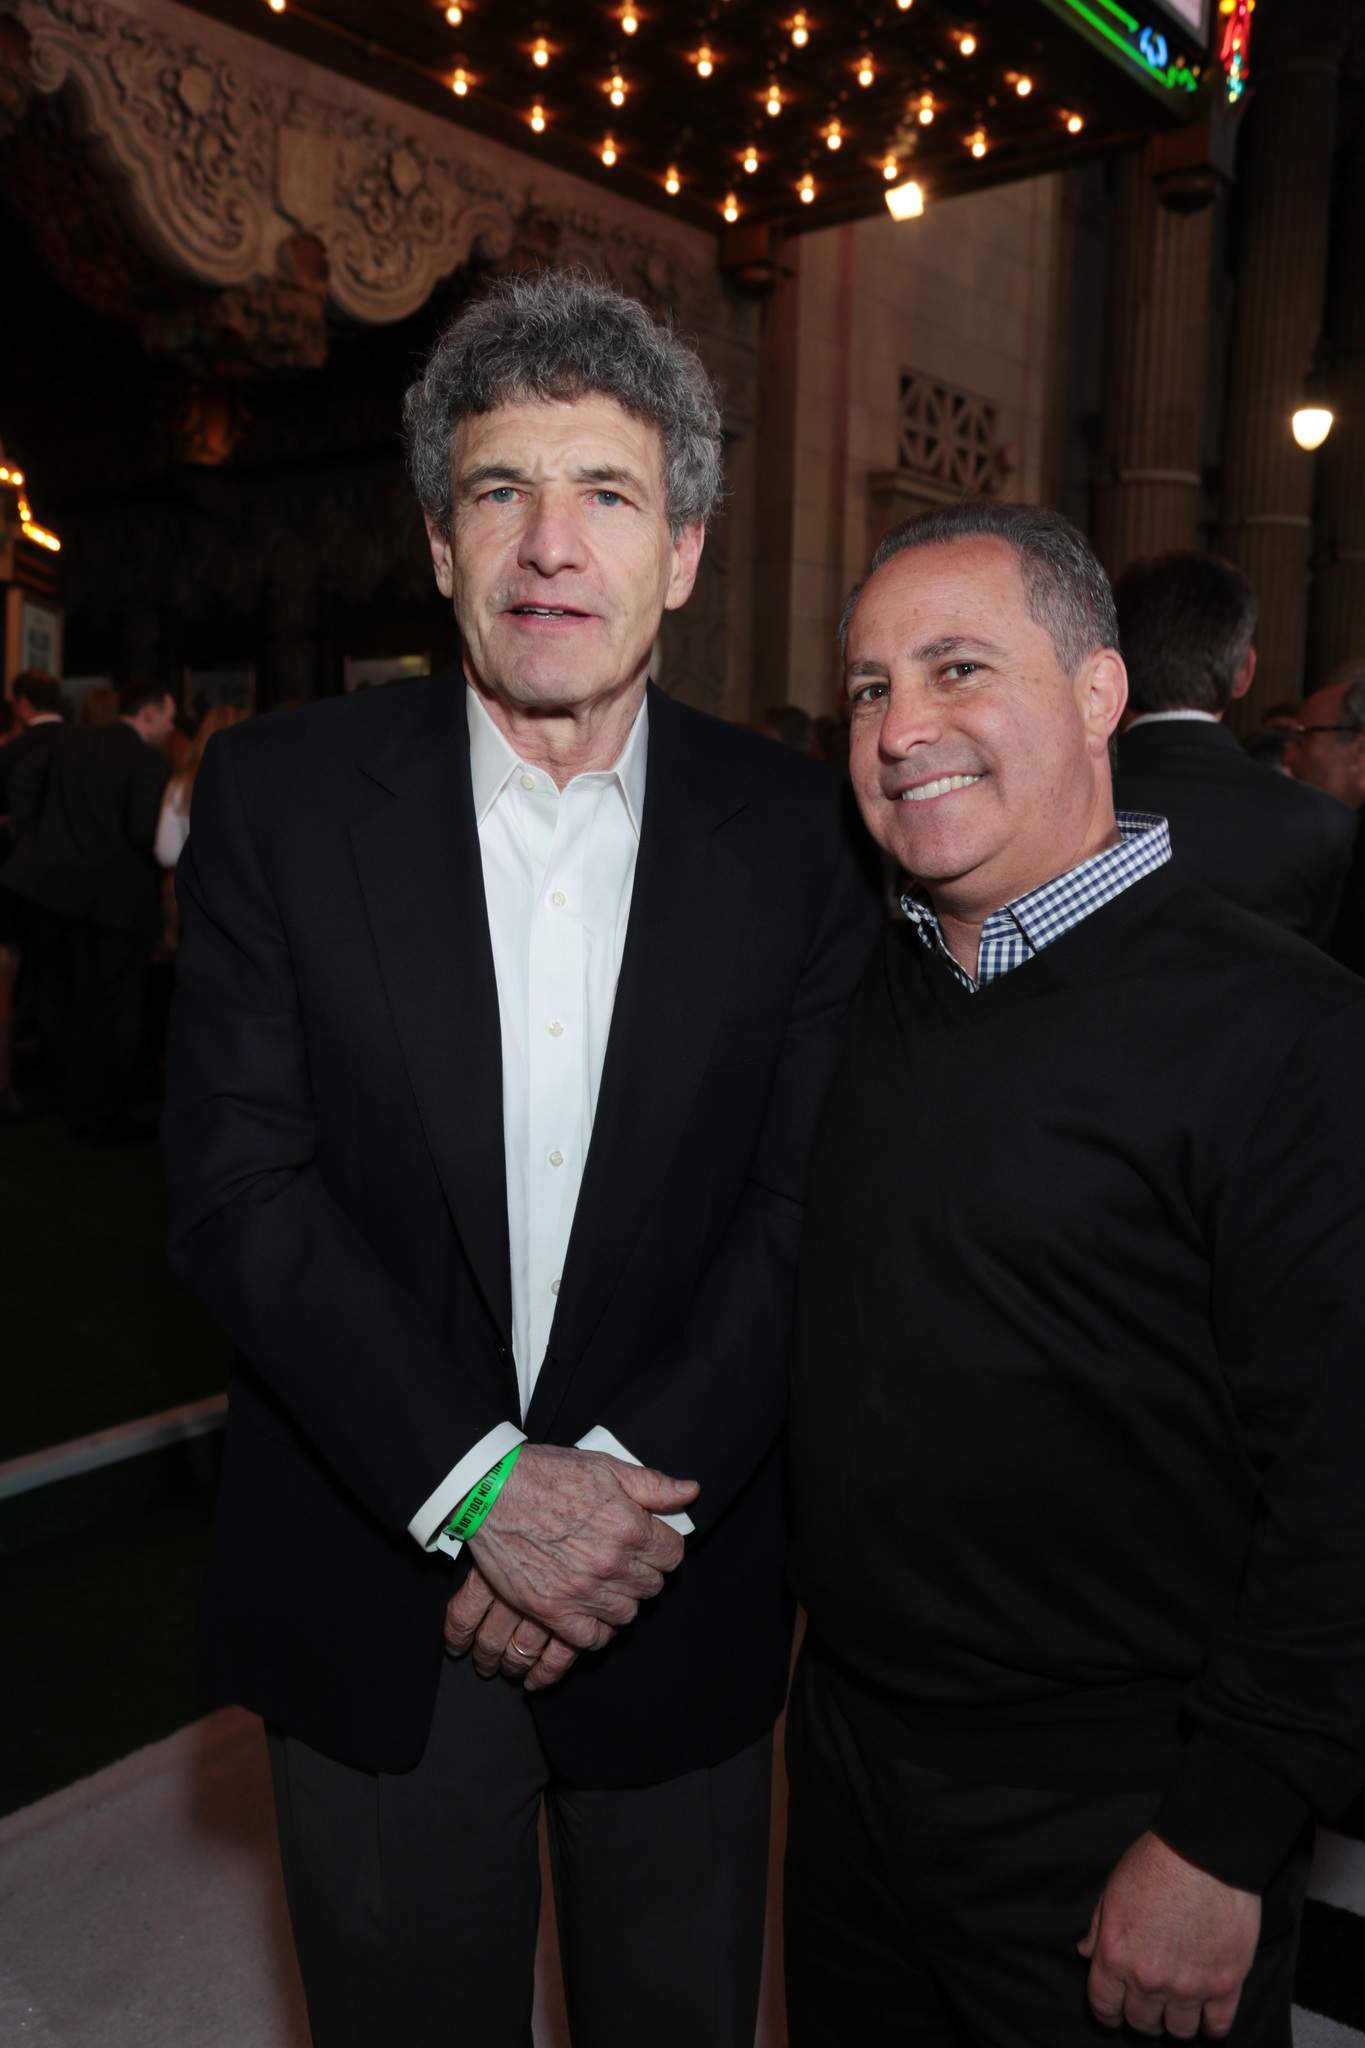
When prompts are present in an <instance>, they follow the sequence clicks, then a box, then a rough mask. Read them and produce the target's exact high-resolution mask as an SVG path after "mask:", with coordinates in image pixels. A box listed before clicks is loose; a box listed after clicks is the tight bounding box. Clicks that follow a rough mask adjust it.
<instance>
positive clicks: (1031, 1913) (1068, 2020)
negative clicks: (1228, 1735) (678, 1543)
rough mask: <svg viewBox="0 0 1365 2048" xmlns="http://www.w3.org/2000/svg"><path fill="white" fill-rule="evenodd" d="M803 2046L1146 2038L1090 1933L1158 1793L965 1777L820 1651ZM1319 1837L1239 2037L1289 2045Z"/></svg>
mask: <svg viewBox="0 0 1365 2048" xmlns="http://www.w3.org/2000/svg"><path fill="white" fill-rule="evenodd" d="M786 1754H787V1778H788V1784H789V1788H790V1790H789V1800H790V1804H789V1809H788V1821H787V1869H786V1958H787V2016H788V2028H789V2038H790V2042H791V2048H835V2044H836V2043H837V2044H838V2048H847V2044H848V2043H849V2042H863V2041H867V2042H876V2043H877V2048H911V2044H913V2048H1098V2044H1099V2043H1101V2042H1111V2043H1112V2042H1120V2043H1126V2042H1134V2043H1136V2042H1138V2041H1140V2040H1142V2039H1143V2038H1145V2037H1143V2036H1141V2035H1138V2034H1136V2033H1134V2032H1133V2030H1132V2029H1131V2028H1129V2027H1127V2026H1122V2027H1120V2028H1119V2029H1118V2030H1117V2031H1115V2030H1114V2029H1111V2028H1108V2027H1103V2026H1101V2025H1100V2023H1099V2021H1098V2020H1096V2019H1095V2017H1094V2015H1093V2014H1092V2013H1091V2011H1090V2008H1089V2006H1088V2004H1087V2002H1086V1996H1085V1986H1086V1977H1087V1974H1088V1971H1089V1964H1088V1963H1087V1962H1086V1961H1085V1960H1084V1958H1083V1957H1082V1956H1080V1955H1078V1954H1077V1952H1076V1943H1077V1942H1078V1941H1080V1940H1081V1938H1082V1937H1083V1936H1084V1934H1085V1932H1086V1930H1087V1928H1088V1927H1089V1925H1090V1916H1091V1914H1092V1912H1093V1911H1094V1908H1095V1902H1096V1900H1097V1899H1098V1898H1099V1896H1100V1893H1101V1892H1102V1891H1103V1889H1104V1885H1105V1880H1106V1879H1107V1877H1108V1875H1109V1873H1110V1871H1111V1870H1112V1869H1113V1867H1114V1865H1115V1863H1117V1861H1118V1859H1119V1857H1120V1856H1121V1855H1122V1854H1123V1852H1124V1850H1125V1849H1126V1848H1128V1847H1129V1845H1130V1844H1131V1843H1132V1842H1134V1841H1136V1840H1137V1838H1138V1836H1139V1835H1141V1834H1142V1833H1143V1832H1144V1831H1145V1829H1146V1828H1147V1826H1148V1824H1149V1822H1150V1820H1151V1817H1152V1815H1153V1813H1154V1812H1155V1811H1156V1808H1157V1806H1158V1805H1159V1804H1160V1798H1161V1794H1160V1792H1159V1791H1153V1792H1150V1793H1135V1792H1099V1793H1096V1792H1070V1791H1068V1792H1057V1791H1036V1790H1021V1789H1019V1788H1016V1787H1009V1786H999V1785H977V1784H968V1783H962V1782H957V1781H955V1780H953V1779H951V1778H946V1777H943V1776H940V1775H938V1774H937V1773H935V1772H932V1771H928V1770H924V1769H921V1768H920V1767H919V1766H918V1765H917V1764H914V1763H911V1762H908V1761H907V1760H906V1759H905V1757H904V1756H903V1755H899V1754H893V1753H891V1752H890V1751H889V1750H887V1749H886V1748H884V1747H882V1746H880V1745H878V1744H877V1743H876V1742H875V1741H869V1739H868V1728H867V1725H866V1724H865V1723H864V1722H863V1721H862V1720H861V1719H860V1720H859V1723H858V1726H857V1727H856V1728H855V1726H854V1724H853V1721H852V1720H851V1719H850V1717H849V1715H848V1713H847V1712H846V1711H845V1708H844V1703H842V1702H841V1700H840V1698H839V1697H838V1695H837V1692H836V1690H834V1689H832V1688H831V1684H830V1681H829V1676H828V1671H827V1667H825V1666H824V1665H822V1663H821V1660H820V1659H819V1657H818V1656H812V1654H811V1651H810V1648H809V1645H807V1646H806V1647H804V1648H803V1650H802V1653H801V1658H800V1661H799V1663H798V1665H797V1670H796V1677H795V1681H794V1683H793V1687H792V1698H791V1702H790V1705H789V1707H788V1711H787V1733H786ZM1308 1862H1309V1847H1308V1845H1307V1843H1305V1844H1304V1845H1303V1847H1302V1848H1301V1849H1300V1850H1298V1851H1296V1852H1295V1855H1294V1856H1293V1858H1292V1859H1291V1861H1290V1864H1289V1865H1288V1866H1287V1867H1286V1869H1285V1871H1284V1872H1283V1873H1282V1874H1281V1877H1280V1878H1279V1879H1277V1881H1276V1884H1275V1885H1274V1886H1273V1887H1272V1888H1271V1890H1270V1891H1269V1892H1268V1893H1267V1894H1266V1897H1265V1900H1264V1904H1263V1915H1262V1937H1261V1946H1260V1949H1259V1951H1258V1952H1257V1956H1256V1960H1255V1963H1254V1964H1253V1966H1252V1969H1251V1973H1250V1975H1249V1977H1248V1978H1247V1982H1246V1985H1245V1988H1244V1989H1243V1992H1242V1999H1241V2004H1240V2006H1239V2008H1238V2014H1237V2019H1236V2021H1235V2023H1234V2025H1233V2029H1232V2032H1231V2033H1230V2034H1229V2035H1228V2036H1227V2037H1226V2039H1227V2042H1228V2048H1290V2043H1291V2036H1290V2018H1289V2012H1290V2002H1291V1997H1292V1991H1293V1979H1294V1961H1295V1955H1296V1952H1297V1947H1298V1923H1299V1914H1300V1910H1301V1907H1302V1903H1303V1895H1304V1890H1305V1887H1306V1885H1307V1882H1308Z"/></svg>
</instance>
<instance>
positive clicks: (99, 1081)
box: [65, 918, 152, 1135]
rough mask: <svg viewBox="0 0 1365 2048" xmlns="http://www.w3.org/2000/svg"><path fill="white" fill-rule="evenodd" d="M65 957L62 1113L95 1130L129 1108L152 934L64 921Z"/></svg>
mask: <svg viewBox="0 0 1365 2048" xmlns="http://www.w3.org/2000/svg"><path fill="white" fill-rule="evenodd" d="M65 922H66V936H67V946H68V948H69V952H70V960H71V1026H70V1041H69V1045H70V1050H69V1060H68V1069H67V1117H68V1121H69V1122H70V1124H71V1127H72V1129H73V1130H80V1131H89V1132H91V1133H92V1134H94V1135H98V1134H99V1133H100V1131H101V1130H105V1129H109V1128H111V1127H113V1126H116V1125H117V1123H118V1121H119V1119H120V1118H121V1117H124V1116H126V1115H127V1113H128V1109H129V1106H130V1104H131V1101H132V1095H133V1079H134V1075H135V1073H136V1070H137V1056H138V1049H139V1047H140V1045H141V1042H142V1006H143V1002H144V1000H145V998H146V993H147V970H148V968H149V967H150V965H151V958H152V942H151V939H150V937H144V936H143V935H142V934H140V933H137V932H123V931H115V930H113V929H112V927H110V926H108V925H98V924H89V923H86V922H85V921H84V920H83V919H80V918H69V919H67V920H66V921H65Z"/></svg>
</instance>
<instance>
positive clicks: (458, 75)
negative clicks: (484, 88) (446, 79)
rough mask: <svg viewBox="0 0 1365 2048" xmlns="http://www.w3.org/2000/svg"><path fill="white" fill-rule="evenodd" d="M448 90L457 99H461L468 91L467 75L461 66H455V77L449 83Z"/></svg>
mask: <svg viewBox="0 0 1365 2048" xmlns="http://www.w3.org/2000/svg"><path fill="white" fill-rule="evenodd" d="M450 89H451V91H452V92H453V93H454V94H455V96H456V98H457V99H463V98H464V96H465V94H466V93H467V92H468V91H469V73H468V72H467V71H466V70H465V68H464V66H463V65H462V64H460V65H457V66H456V68H455V76H454V77H453V78H452V79H451V81H450Z"/></svg>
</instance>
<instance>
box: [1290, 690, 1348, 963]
mask: <svg viewBox="0 0 1365 2048" xmlns="http://www.w3.org/2000/svg"><path fill="white" fill-rule="evenodd" d="M1285 761H1286V765H1287V766H1288V768H1289V771H1290V773H1291V775H1293V776H1295V777H1296V779H1297V780H1298V781H1299V782H1302V783H1307V784H1309V785H1310V786H1311V787H1312V788H1314V789H1320V790H1323V791H1325V793H1326V794H1327V795H1328V796H1332V797H1335V798H1336V800H1337V802H1338V803H1341V804H1346V805H1347V806H1348V807H1349V808H1350V809H1351V810H1352V811H1353V812H1354V813H1355V815H1356V820H1357V824H1356V835H1355V846H1354V850H1353V853H1352V856H1351V865H1350V869H1349V871H1348V873H1347V876H1346V884H1345V887H1344V888H1343V890H1342V892H1341V902H1340V904H1339V906H1338V909H1337V915H1336V921H1335V923H1334V924H1333V926H1332V937H1331V943H1330V945H1329V947H1328V951H1329V952H1330V953H1331V955H1332V958H1333V959H1334V960H1339V961H1340V962H1341V964H1342V966H1343V967H1349V968H1350V969H1351V971H1352V973H1353V974H1365V834H1362V831H1361V826H1360V816H1361V807H1362V806H1363V805H1365V660H1360V661H1351V662H1347V663H1346V665H1345V666H1344V667H1343V668H1339V669H1338V670H1337V672H1336V674H1335V675H1334V676H1333V677H1332V680H1331V681H1330V682H1329V683H1328V684H1327V685H1326V686H1325V688H1323V689H1321V690H1316V691H1314V693H1313V695H1312V696H1311V697H1305V699H1304V702H1303V708H1302V714H1301V722H1300V725H1299V728H1298V731H1297V732H1296V733H1295V734H1294V736H1293V738H1292V739H1291V740H1290V743H1289V745H1288V747H1287V748H1286V749H1285Z"/></svg>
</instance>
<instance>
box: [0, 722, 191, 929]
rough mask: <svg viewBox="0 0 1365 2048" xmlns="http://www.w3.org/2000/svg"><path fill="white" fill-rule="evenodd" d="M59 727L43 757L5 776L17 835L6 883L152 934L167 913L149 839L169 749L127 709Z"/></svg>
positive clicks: (97, 919)
mask: <svg viewBox="0 0 1365 2048" xmlns="http://www.w3.org/2000/svg"><path fill="white" fill-rule="evenodd" d="M47 729H48V728H44V727H42V726H39V727H38V728H37V730H38V731H39V732H42V731H44V730H47ZM55 730H56V731H57V732H58V735H59V736H58V738H57V740H56V742H55V744H53V745H52V746H51V747H50V750H49V751H48V753H47V756H46V759H45V761H44V760H42V759H40V758H39V757H38V756H36V755H35V757H34V760H33V762H32V764H30V763H29V762H25V763H23V764H22V766H21V767H19V768H16V769H15V770H14V771H12V772H11V773H10V775H9V776H8V778H7V781H8V786H9V788H10V791H11V796H12V799H13V801H14V804H15V813H14V818H15V825H16V828H17V830H18V833H19V845H18V847H17V849H16V851H15V853H14V854H13V856H12V857H11V859H10V860H9V861H7V862H6V864H5V886H6V888H8V889H12V890H13V891H14V893H15V895H16V896H25V897H27V898H29V900H30V901H32V902H34V903H40V904H42V905H43V907H44V909H46V910H54V911H56V912H58V913H59V915H61V916H63V917H75V918H83V919H88V920H89V922H90V923H92V924H99V925H106V926H109V927H112V928H113V929H114V930H116V931H128V932H135V933H137V934H138V936H139V937H142V938H151V937H153V936H154V935H155V932H156V929H157V925H158V923H159V921H160V916H161V870H160V869H159V868H158V866H157V864H156V861H155V859H154V858H153V855H152V845H153V842H154V841H155V839H156V826H157V819H158V817H159V816H160V814H161V796H162V792H163V790H164V789H165V787H166V778H167V775H168V773H169V770H168V768H167V765H166V759H165V756H164V755H163V754H162V753H160V751H159V750H158V749H157V748H156V747H149V746H148V745H147V742H146V741H145V740H144V739H142V738H141V737H140V735H139V734H138V733H136V732H135V731H134V730H133V728H132V726H130V725H125V724H124V723H123V721H122V719H118V720H116V721H115V723H114V724H113V725H102V726H97V727H96V728H95V729H94V730H91V729H89V728H88V727H82V726H69V727H64V728H63V727H58V728H55ZM30 813H33V814H35V815H34V816H33V817H32V819H30Z"/></svg>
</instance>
